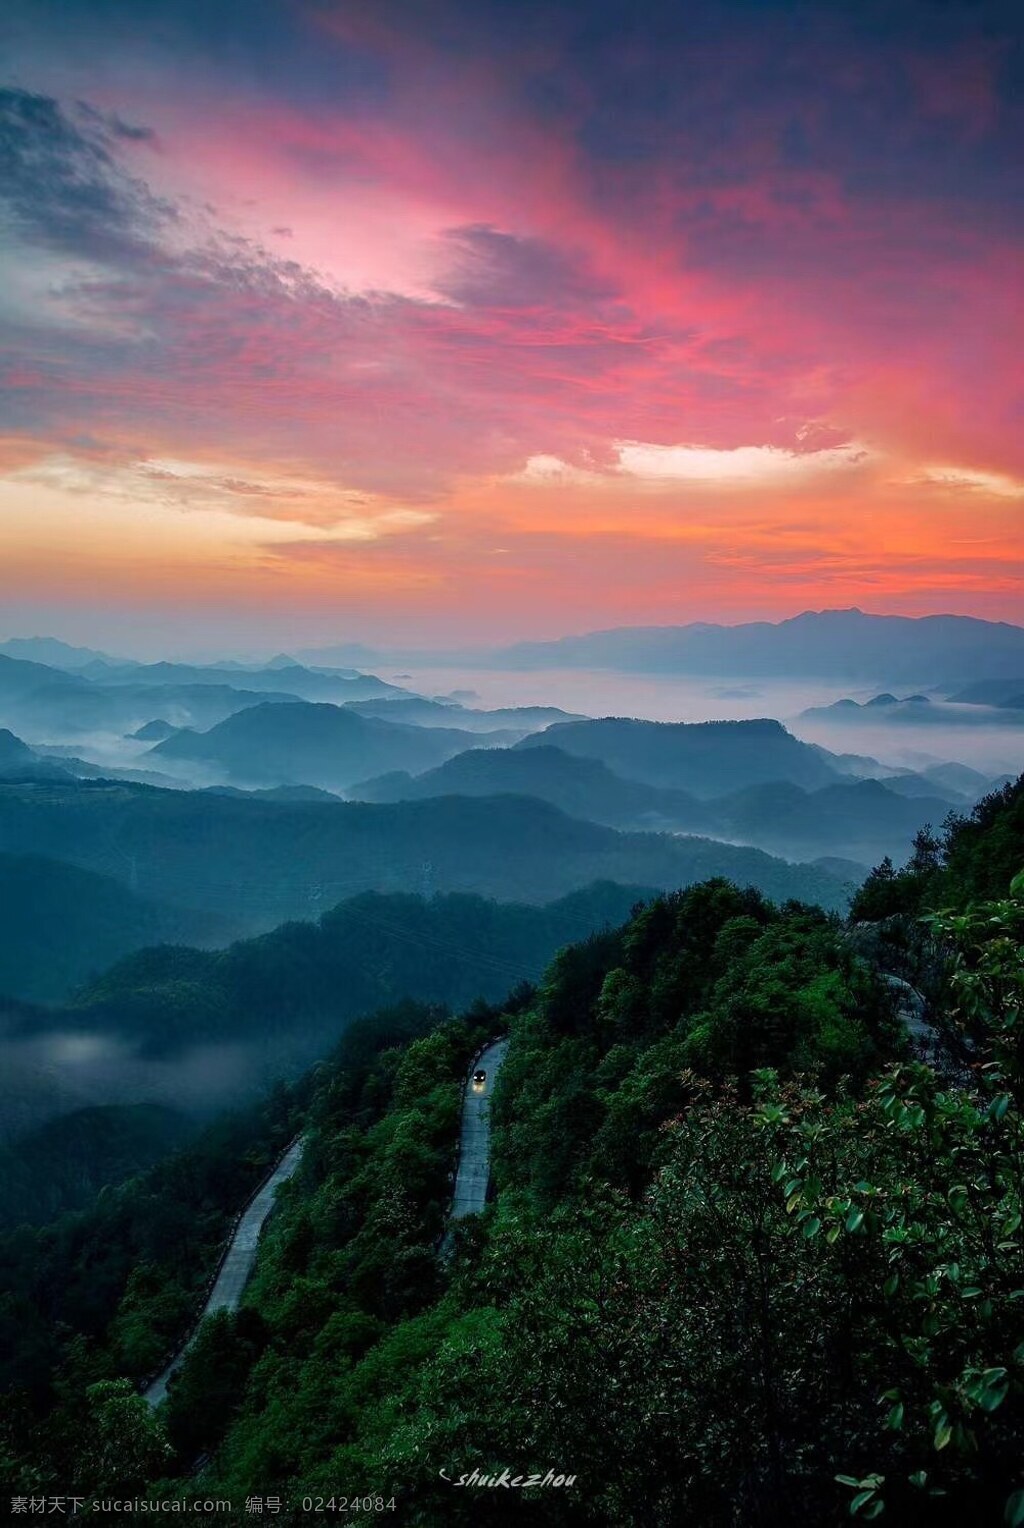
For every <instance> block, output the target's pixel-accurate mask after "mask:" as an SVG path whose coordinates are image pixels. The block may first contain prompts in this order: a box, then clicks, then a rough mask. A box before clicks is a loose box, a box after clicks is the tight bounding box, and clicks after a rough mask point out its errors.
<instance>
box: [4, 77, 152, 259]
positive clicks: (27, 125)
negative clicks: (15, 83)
mask: <svg viewBox="0 0 1024 1528" xmlns="http://www.w3.org/2000/svg"><path fill="white" fill-rule="evenodd" d="M145 136H147V130H146V129H145V128H136V127H131V126H129V125H128V124H125V123H123V122H121V121H120V119H119V118H116V117H115V118H110V117H106V116H104V115H102V114H101V113H100V112H97V111H95V110H94V109H93V108H91V107H88V106H86V107H82V108H80V109H79V111H78V121H77V122H76V121H75V120H74V119H73V118H72V117H71V116H70V115H69V114H68V113H66V112H65V111H64V110H62V108H61V107H60V106H59V105H58V103H57V102H56V101H54V100H52V99H51V98H50V97H49V96H44V95H35V94H33V93H31V92H30V91H26V90H15V89H7V90H0V202H2V203H3V204H5V205H6V208H7V211H8V215H9V217H10V219H11V221H12V222H13V224H14V226H15V228H16V229H19V230H20V231H21V233H22V234H23V235H24V236H26V237H27V238H29V239H30V240H31V241H33V242H35V243H37V244H41V245H43V246H45V247H47V248H50V249H56V250H59V251H61V252H62V253H65V254H70V255H72V256H76V257H79V258H84V259H88V260H95V261H99V262H101V263H105V264H106V263H115V264H122V263H124V262H125V261H126V260H137V259H139V258H141V257H142V256H143V255H144V253H145V251H146V250H147V248H148V247H149V243H150V240H151V239H152V237H153V235H154V234H155V232H156V231H157V230H158V228H159V227H160V226H161V225H164V224H166V223H168V222H169V221H173V219H174V217H175V210H174V208H173V207H172V206H171V205H170V204H169V203H168V202H165V201H162V200H161V199H159V198H158V197H155V196H153V195H152V193H151V192H150V191H149V190H148V188H147V187H146V186H145V184H144V183H143V182H142V181H140V180H137V179H135V178H134V177H132V176H131V175H129V174H127V173H125V171H124V170H123V169H122V168H121V167H119V166H118V165H117V163H116V162H115V159H114V156H113V154H112V153H111V143H112V141H113V140H115V139H123V138H137V137H145Z"/></svg>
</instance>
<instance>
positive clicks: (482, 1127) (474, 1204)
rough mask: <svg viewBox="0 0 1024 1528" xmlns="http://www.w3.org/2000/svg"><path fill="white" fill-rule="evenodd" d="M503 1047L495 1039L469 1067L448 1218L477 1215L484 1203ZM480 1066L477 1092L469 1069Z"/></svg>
mask: <svg viewBox="0 0 1024 1528" xmlns="http://www.w3.org/2000/svg"><path fill="white" fill-rule="evenodd" d="M507 1050H508V1041H507V1040H495V1042H494V1044H493V1045H489V1046H488V1047H487V1049H486V1050H485V1051H484V1053H483V1055H482V1056H480V1057H479V1059H478V1060H476V1061H474V1062H473V1065H472V1067H471V1068H470V1074H469V1078H468V1080H467V1082H466V1098H465V1102H464V1103H463V1105H462V1134H461V1137H460V1142H459V1170H458V1173H457V1174H456V1177H455V1194H454V1196H453V1198H452V1217H451V1218H452V1220H461V1219H462V1217H463V1216H464V1215H478V1214H479V1213H480V1211H481V1210H482V1209H483V1207H484V1205H485V1204H486V1203H487V1180H488V1178H489V1177H490V1172H491V1122H490V1107H489V1105H490V1097H491V1092H492V1090H493V1088H494V1079H495V1077H497V1075H498V1069H499V1067H500V1066H501V1063H502V1062H503V1061H504V1059H505V1052H506V1051H507ZM481 1068H482V1069H483V1071H485V1072H486V1073H487V1081H486V1083H485V1084H484V1087H483V1091H482V1092H479V1093H478V1092H476V1091H475V1089H474V1087H473V1073H474V1072H475V1071H477V1070H478V1069H481Z"/></svg>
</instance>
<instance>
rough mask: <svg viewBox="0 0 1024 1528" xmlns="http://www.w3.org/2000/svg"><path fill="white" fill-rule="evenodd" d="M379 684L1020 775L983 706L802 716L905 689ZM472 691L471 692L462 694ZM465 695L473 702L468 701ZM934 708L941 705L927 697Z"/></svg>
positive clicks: (398, 678) (462, 674) (426, 677)
mask: <svg viewBox="0 0 1024 1528" xmlns="http://www.w3.org/2000/svg"><path fill="white" fill-rule="evenodd" d="M381 678H382V679H387V680H389V681H391V682H392V683H394V684H403V685H405V686H406V688H408V689H411V690H416V691H417V692H418V693H420V694H424V695H437V696H447V695H453V694H454V695H455V696H456V697H457V698H458V699H459V700H461V701H462V703H463V704H464V705H470V706H524V705H548V706H561V707H562V709H563V710H565V711H576V712H582V713H583V714H585V715H587V716H636V717H642V718H644V719H646V720H648V721H657V722H705V721H745V720H748V719H750V718H751V717H759V716H771V717H775V718H776V719H777V720H779V721H781V722H783V723H784V724H785V725H786V726H787V727H788V728H789V730H790V731H791V732H793V733H794V734H795V735H796V736H797V737H800V738H803V739H804V741H805V742H809V743H819V744H820V745H821V746H822V747H823V748H829V749H831V750H832V751H833V752H835V753H859V754H870V755H871V757H872V758H876V759H878V760H879V762H880V763H882V764H887V765H890V766H892V767H904V768H908V769H921V768H923V767H924V766H926V765H928V764H938V763H943V764H945V763H957V764H969V765H970V766H971V767H972V768H973V769H978V770H981V771H982V772H983V773H986V774H990V775H993V776H996V775H1003V774H1012V775H1017V774H1019V773H1020V772H1021V770H1022V769H1024V727H1019V726H1014V725H1011V724H1009V723H1008V722H1006V721H1005V720H999V721H995V720H993V721H992V722H991V723H989V722H987V720H986V717H987V716H988V715H989V714H990V713H989V712H988V708H987V707H982V706H958V707H957V708H956V713H957V718H958V719H957V721H956V723H953V722H951V723H950V724H949V725H948V726H947V725H944V724H943V723H942V722H937V721H930V722H928V723H927V724H925V723H922V724H921V725H919V726H914V725H911V724H910V723H908V722H905V721H891V722H888V723H886V722H881V723H875V722H874V721H872V720H871V719H865V720H864V721H861V720H859V719H858V720H857V721H856V722H837V723H831V722H828V721H826V720H823V719H821V718H817V717H815V718H810V717H804V716H803V715H802V713H803V712H804V711H807V710H809V709H811V708H812V707H818V706H828V705H831V704H833V702H834V701H837V700H843V699H847V698H849V699H851V700H856V701H858V702H860V703H861V704H863V703H864V702H865V701H868V700H871V699H872V698H873V697H874V696H875V695H877V694H879V693H880V692H882V691H885V690H887V689H891V690H892V693H893V694H895V695H897V696H898V697H900V698H902V697H903V696H905V695H907V694H909V693H912V692H911V691H910V690H909V689H908V687H907V685H906V684H903V685H901V686H896V687H892V686H888V685H886V684H884V683H881V682H880V683H879V684H877V685H875V686H872V687H870V688H864V687H862V686H856V685H851V686H843V685H841V684H836V683H834V682H832V681H829V682H827V683H826V682H824V681H817V680H799V679H787V680H773V679H756V680H754V679H752V680H743V679H733V680H725V679H694V678H690V677H686V676H680V675H674V674H665V675H652V674H623V673H614V672H610V671H608V670H603V669H602V670H597V669H544V670H539V671H538V670H495V669H455V668H435V669H409V668H404V669H400V670H398V671H385V672H382V673H381ZM466 692H469V693H466ZM471 696H472V698H471ZM932 703H933V705H939V704H940V701H939V698H938V697H936V696H934V695H933V697H932Z"/></svg>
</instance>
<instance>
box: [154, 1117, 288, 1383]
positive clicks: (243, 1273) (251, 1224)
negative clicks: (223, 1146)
mask: <svg viewBox="0 0 1024 1528" xmlns="http://www.w3.org/2000/svg"><path fill="white" fill-rule="evenodd" d="M304 1144H305V1143H304V1142H303V1141H302V1140H298V1141H293V1143H292V1144H291V1146H289V1148H288V1150H287V1151H286V1152H285V1154H284V1156H283V1157H282V1158H281V1160H280V1162H278V1164H277V1166H276V1167H275V1168H274V1170H273V1172H272V1173H271V1174H270V1175H269V1177H267V1178H265V1179H264V1180H263V1182H262V1184H261V1185H260V1187H259V1188H258V1189H257V1190H256V1193H255V1194H254V1195H253V1197H252V1198H251V1199H250V1200H249V1203H248V1204H247V1205H246V1207H245V1209H244V1210H243V1211H242V1217H241V1219H240V1220H239V1222H238V1225H237V1226H236V1227H235V1234H234V1235H233V1236H232V1238H231V1240H230V1242H229V1243H228V1250H227V1252H226V1253H225V1254H224V1258H223V1261H222V1262H221V1265H220V1269H219V1271H218V1273H217V1277H216V1279H215V1280H214V1285H213V1288H212V1289H211V1291H210V1297H209V1299H208V1300H207V1302H206V1304H205V1305H204V1306H203V1312H202V1315H201V1316H200V1318H199V1321H198V1322H197V1323H196V1328H195V1331H193V1332H192V1334H191V1336H190V1337H189V1339H188V1341H187V1342H186V1343H185V1346H184V1347H183V1348H181V1349H179V1351H178V1352H177V1353H176V1354H175V1355H174V1357H173V1358H172V1359H171V1361H170V1363H169V1364H168V1365H167V1367H166V1369H164V1371H163V1373H162V1374H158V1375H157V1377H156V1379H155V1380H153V1382H152V1384H150V1385H149V1386H148V1387H147V1388H146V1389H145V1390H144V1391H143V1392H142V1393H143V1396H144V1397H145V1399H146V1400H147V1401H148V1402H149V1404H150V1405H151V1406H159V1404H160V1402H161V1401H162V1400H163V1399H164V1397H165V1396H166V1394H167V1382H168V1380H169V1379H170V1377H171V1375H172V1374H174V1372H175V1371H176V1370H177V1369H178V1367H179V1366H180V1364H181V1361H182V1359H183V1358H184V1357H185V1354H186V1353H187V1352H188V1350H189V1348H190V1347H191V1346H192V1343H193V1341H194V1340H195V1335H196V1331H198V1329H199V1326H200V1324H201V1323H202V1321H204V1320H205V1319H206V1317H207V1316H212V1315H213V1314H214V1312H215V1311H219V1310H237V1309H238V1306H239V1304H240V1302H241V1299H242V1293H243V1291H244V1289H245V1286H246V1284H247V1283H248V1282H249V1275H250V1273H252V1266H253V1263H254V1262H255V1261H256V1249H257V1247H258V1246H259V1239H260V1232H261V1231H262V1229H263V1225H264V1222H265V1221H266V1219H267V1216H268V1215H269V1214H270V1212H271V1210H272V1209H273V1208H274V1199H275V1196H276V1194H277V1190H278V1188H279V1187H280V1185H281V1184H282V1183H285V1182H287V1180H288V1179H289V1178H290V1177H291V1176H292V1174H293V1173H294V1171H295V1169H296V1168H297V1167H298V1165H299V1160H300V1158H301V1156H302V1148H303V1145H304Z"/></svg>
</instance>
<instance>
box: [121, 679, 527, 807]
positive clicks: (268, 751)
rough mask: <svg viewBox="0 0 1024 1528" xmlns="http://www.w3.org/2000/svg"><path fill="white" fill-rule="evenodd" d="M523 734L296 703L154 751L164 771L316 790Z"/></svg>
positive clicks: (426, 764)
mask: <svg viewBox="0 0 1024 1528" xmlns="http://www.w3.org/2000/svg"><path fill="white" fill-rule="evenodd" d="M519 735H520V734H519V733H517V732H512V733H509V732H494V733H483V734H480V733H470V732H463V731H460V730H459V729H457V728H447V727H417V726H412V725H410V724H409V723H406V722H386V721H380V720H379V719H378V718H377V717H375V716H361V715H360V714H359V713H358V712H357V711H354V710H352V709H351V708H350V707H348V706H335V705H330V704H318V703H315V702H310V701H302V700H295V701H292V702H290V703H289V704H288V705H286V706H281V705H275V704H266V705H258V706H250V707H247V708H246V709H245V710H244V711H237V712H236V713H235V714H234V716H229V717H227V718H226V720H224V721H222V722H220V723H219V724H218V725H217V726H216V727H212V728H211V729H210V730H209V731H208V732H193V731H188V730H185V731H180V732H175V733H174V734H173V735H172V736H171V737H168V738H166V739H165V740H164V741H163V742H162V743H157V745H156V746H155V747H154V748H152V749H150V751H149V753H148V754H147V758H149V759H151V760H152V761H153V762H154V763H156V764H157V766H158V767H160V766H161V765H168V764H170V763H173V762H174V761H179V760H180V761H182V762H183V763H187V764H200V765H206V766H209V767H210V768H212V769H215V770H219V771H220V772H221V773H222V774H223V776H224V778H225V779H226V780H227V781H229V782H233V783H237V784H245V783H250V784H255V785H268V784H269V785H316V786H320V787H321V788H322V789H325V790H343V789H345V787H346V786H348V785H350V784H352V782H353V781H354V780H358V779H360V778H362V777H364V776H365V775H366V774H367V773H368V772H369V773H373V772H374V771H378V772H380V773H384V772H385V771H387V770H390V769H409V770H411V771H412V772H414V773H415V772H417V771H419V770H423V769H430V768H432V767H433V766H434V765H436V764H440V763H442V762H443V761H444V760H445V759H448V758H451V756H452V754H455V753H459V752H461V751H462V750H463V749H465V748H471V747H473V746H474V745H476V746H480V745H481V743H482V742H483V741H484V740H486V739H487V738H490V739H492V741H493V742H494V743H498V742H512V741H515V740H516V739H517V738H518V737H519Z"/></svg>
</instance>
